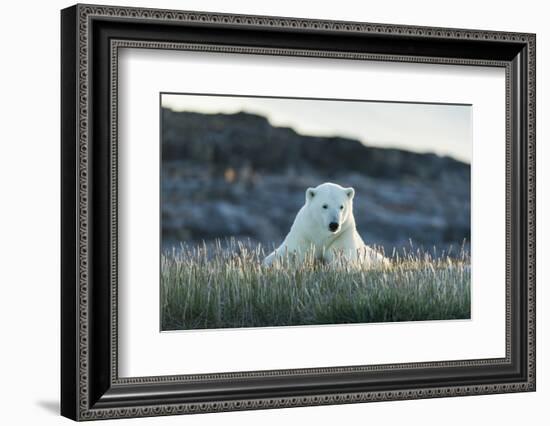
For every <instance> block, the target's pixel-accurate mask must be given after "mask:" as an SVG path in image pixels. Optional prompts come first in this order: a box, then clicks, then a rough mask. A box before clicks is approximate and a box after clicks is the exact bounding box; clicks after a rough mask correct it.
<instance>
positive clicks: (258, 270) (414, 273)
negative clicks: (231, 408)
mask: <svg viewBox="0 0 550 426" xmlns="http://www.w3.org/2000/svg"><path fill="white" fill-rule="evenodd" d="M263 257H264V253H263V251H262V248H261V247H259V246H258V247H255V248H250V247H247V246H245V245H243V244H241V243H234V244H233V245H232V246H231V247H229V248H225V249H224V248H222V247H221V245H217V246H216V247H214V248H206V247H200V248H196V247H195V248H192V249H191V248H185V247H181V249H178V250H173V251H172V252H171V253H164V254H163V255H162V256H161V322H162V325H161V326H162V330H189V329H205V328H229V327H230V328H237V327H265V326H289V325H312V324H345V323H366V322H389V321H417V320H447V319H467V318H470V263H469V258H468V256H467V255H466V253H464V251H462V253H461V254H460V255H459V256H457V257H453V258H451V257H447V256H444V255H443V256H437V258H436V257H434V256H432V255H430V254H428V253H427V252H422V251H419V250H417V251H414V252H408V253H403V254H399V253H397V254H394V255H393V256H392V257H391V265H390V266H387V267H382V268H378V269H366V268H364V269H362V270H357V269H353V268H350V267H348V266H347V265H345V264H340V265H339V266H337V267H334V266H331V265H326V264H321V263H319V262H312V261H308V262H305V263H303V264H300V265H294V266H292V265H290V266H289V265H287V266H283V267H277V268H269V267H265V266H262V265H261V260H262V259H263Z"/></svg>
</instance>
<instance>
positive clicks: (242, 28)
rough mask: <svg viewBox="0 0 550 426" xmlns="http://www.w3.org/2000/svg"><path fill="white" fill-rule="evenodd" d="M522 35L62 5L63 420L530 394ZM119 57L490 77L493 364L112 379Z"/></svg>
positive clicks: (527, 133) (529, 226)
mask: <svg viewBox="0 0 550 426" xmlns="http://www.w3.org/2000/svg"><path fill="white" fill-rule="evenodd" d="M535 41H536V38H535V35H534V34H524V33H510V32H495V31H479V30H465V29H450V28H428V27H415V26H404V25H387V24H370V23H359V22H336V21H323V20H309V19H298V18H281V17H269V16H244V15H229V14H216V13H203V12H187V11H171V10H156V9H140V8H128V7H106V6H96V5H75V6H72V7H70V8H67V9H64V10H63V11H62V12H61V51H62V75H61V81H62V93H61V99H62V120H61V134H62V140H61V161H62V173H61V179H62V182H61V191H62V217H61V223H62V235H61V241H62V253H61V254H62V282H61V321H62V327H61V414H62V415H64V416H66V417H69V418H71V419H74V420H93V419H106V418H122V417H141V416H160V415H170V414H188V413H205V412H218V411H230V410H248V409H265V408H281V407H293V406H311V405H323V404H345V403H356V402H370V401H383V400H402V399H417V398H436V397H446V396H465V395H480V394H491V393H505V392H525V391H534V390H535ZM122 48H135V49H160V50H182V49H183V50H190V51H197V52H205V51H207V52H224V53H236V54H243V55H246V54H257V55H270V56H273V57H280V56H298V57H315V58H320V59H322V58H330V59H342V60H343V59H349V60H365V61H390V62H392V61H393V62H398V63H426V64H449V65H460V66H465V67H468V66H488V67H498V68H502V69H504V70H505V73H506V89H505V90H506V94H505V98H506V165H505V170H506V212H505V213H506V229H503V231H502V232H503V233H505V234H506V262H505V263H506V283H505V285H506V342H503V344H505V346H506V349H505V356H504V357H502V358H484V359H462V360H456V361H449V360H446V361H433V362H431V361H430V362H411V363H400V364H391V363H389V364H387V363H382V364H375V365H353V366H348V365H330V366H329V365H327V366H326V367H323V368H305V369H304V368H300V369H281V370H261V371H248V372H216V373H211V374H187V375H169V376H148V377H119V373H118V371H119V370H118V368H119V362H120V360H119V356H118V338H119V330H118V316H117V315H118V310H117V307H118V303H119V299H118V269H117V265H118V263H117V262H118V258H119V256H120V255H121V254H120V253H119V250H118V238H117V235H118V226H119V218H118V215H117V206H118V202H119V199H120V197H119V190H120V189H119V187H118V169H117V165H118V160H119V158H118V150H117V148H118V145H117V119H118V113H119V111H118V109H117V105H118V104H117V93H118V87H119V86H118V85H119V84H120V79H121V76H120V75H118V54H119V50H120V49H122ZM503 214H504V212H503Z"/></svg>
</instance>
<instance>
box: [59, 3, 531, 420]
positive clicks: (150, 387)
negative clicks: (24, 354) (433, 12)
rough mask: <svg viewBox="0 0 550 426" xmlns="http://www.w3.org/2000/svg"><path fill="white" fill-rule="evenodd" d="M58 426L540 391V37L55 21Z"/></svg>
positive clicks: (349, 26)
mask: <svg viewBox="0 0 550 426" xmlns="http://www.w3.org/2000/svg"><path fill="white" fill-rule="evenodd" d="M61 30H62V31H61V36H62V37H61V49H62V76H61V78H62V93H61V97H62V123H61V125H62V141H61V142H62V143H61V145H62V152H61V156H62V184H61V189H62V236H61V237H62V283H61V306H62V312H61V319H62V330H61V334H62V348H61V349H62V351H61V352H62V359H61V366H62V368H61V369H62V375H61V385H62V386H61V388H62V389H61V412H62V414H63V415H64V416H66V417H69V418H71V419H74V420H92V419H104V418H121V417H141V416H157V415H169V414H187V413H204V412H213V411H229V410H243V409H263V408H277V407H291V406H307V405H321V404H342V403H353V402H368V401H381V400H399V399H416V398H434V397H444V396H462V395H477V394H489V393H504V392H520V391H534V390H535V189H534V188H535V35H534V34H523V33H504V32H495V31H479V30H463V29H448V28H426V27H412V26H402V25H388V24H370V23H359V22H336V21H322V20H307V19H297V18H281V17H269V16H243V15H228V14H216V13H203V12H187V11H169V10H156V9H138V8H128V7H106V6H96V5H76V6H73V7H70V8H67V9H64V10H63V11H62V12H61Z"/></svg>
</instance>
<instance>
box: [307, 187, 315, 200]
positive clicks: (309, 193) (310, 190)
mask: <svg viewBox="0 0 550 426" xmlns="http://www.w3.org/2000/svg"><path fill="white" fill-rule="evenodd" d="M313 197H315V189H314V188H308V189H306V201H309V200H311V199H312V198H313Z"/></svg>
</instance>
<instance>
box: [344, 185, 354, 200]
mask: <svg viewBox="0 0 550 426" xmlns="http://www.w3.org/2000/svg"><path fill="white" fill-rule="evenodd" d="M344 191H346V195H347V196H348V198H349V199H350V200H353V197H354V196H355V189H353V188H352V187H349V188H346V189H345V190H344Z"/></svg>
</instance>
